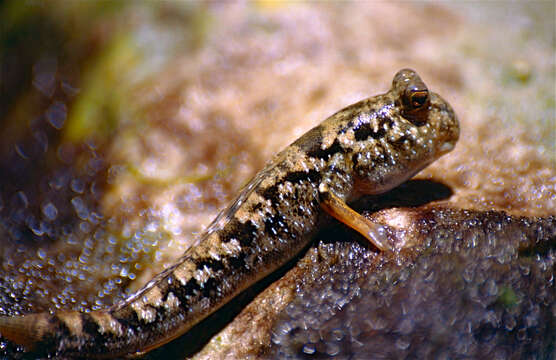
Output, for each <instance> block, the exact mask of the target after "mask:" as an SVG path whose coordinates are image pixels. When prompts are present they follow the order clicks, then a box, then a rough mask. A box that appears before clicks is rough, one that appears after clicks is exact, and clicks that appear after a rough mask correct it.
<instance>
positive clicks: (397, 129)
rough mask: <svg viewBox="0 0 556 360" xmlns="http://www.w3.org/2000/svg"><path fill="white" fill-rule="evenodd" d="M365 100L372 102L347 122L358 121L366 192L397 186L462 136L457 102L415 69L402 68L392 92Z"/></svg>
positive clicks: (356, 159) (357, 165) (358, 156)
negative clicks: (455, 107)
mask: <svg viewBox="0 0 556 360" xmlns="http://www.w3.org/2000/svg"><path fill="white" fill-rule="evenodd" d="M364 103H365V104H367V106H361V109H358V110H357V111H354V114H353V115H352V116H351V117H347V120H346V121H348V123H349V124H353V125H352V126H351V129H350V130H351V131H353V134H354V138H355V140H356V142H355V143H354V149H353V150H354V152H355V154H354V156H352V158H351V159H352V163H353V164H352V166H353V171H354V172H353V173H354V175H355V180H356V182H355V183H356V187H357V188H358V189H359V190H360V191H361V192H364V193H381V192H384V191H388V190H390V189H392V188H393V187H395V186H397V185H399V184H400V183H402V182H404V181H406V180H407V179H409V178H410V177H412V176H413V175H414V174H416V173H417V172H419V171H420V170H421V169H423V168H424V167H426V166H427V165H429V164H430V163H432V162H433V161H434V160H436V159H438V158H439V157H440V156H442V155H444V154H445V153H447V152H449V151H451V150H452V149H453V148H454V146H455V144H456V142H457V140H458V138H459V124H458V120H457V118H456V115H455V114H454V111H453V110H452V108H451V106H450V105H449V104H448V103H447V102H446V101H444V99H442V98H441V97H440V96H439V95H437V94H435V93H433V92H431V91H429V89H428V88H427V86H426V85H425V83H424V82H423V81H422V80H421V78H420V77H419V75H417V74H416V73H415V71H413V70H409V69H403V70H400V71H399V72H398V73H397V74H396V75H395V76H394V80H393V82H392V88H391V89H390V91H388V92H387V93H386V94H383V95H378V96H375V97H372V98H369V99H367V100H365V101H364ZM356 105H357V104H356ZM351 108H356V109H357V106H355V107H354V105H352V107H349V108H348V109H351ZM346 133H349V131H346Z"/></svg>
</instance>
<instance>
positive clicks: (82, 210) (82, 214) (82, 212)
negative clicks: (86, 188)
mask: <svg viewBox="0 0 556 360" xmlns="http://www.w3.org/2000/svg"><path fill="white" fill-rule="evenodd" d="M71 204H72V205H73V208H74V209H75V212H76V213H77V216H78V217H79V218H80V219H81V220H87V218H88V217H89V210H88V209H87V206H86V205H85V202H84V201H83V199H81V198H80V197H79V196H76V197H74V198H73V199H71Z"/></svg>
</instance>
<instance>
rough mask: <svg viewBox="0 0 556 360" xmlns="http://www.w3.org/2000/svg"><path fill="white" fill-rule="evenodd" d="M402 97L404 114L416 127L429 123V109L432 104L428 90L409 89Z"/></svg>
mask: <svg viewBox="0 0 556 360" xmlns="http://www.w3.org/2000/svg"><path fill="white" fill-rule="evenodd" d="M423 87H424V86H423ZM402 97H403V100H402V101H403V110H402V114H403V115H404V116H405V117H406V118H407V119H408V120H409V121H411V122H412V123H414V124H416V125H423V124H425V123H426V121H427V113H428V110H427V109H428V108H429V104H430V95H429V90H428V89H427V88H424V89H423V88H417V89H415V88H413V89H407V90H406V91H405V92H404V94H403V95H402Z"/></svg>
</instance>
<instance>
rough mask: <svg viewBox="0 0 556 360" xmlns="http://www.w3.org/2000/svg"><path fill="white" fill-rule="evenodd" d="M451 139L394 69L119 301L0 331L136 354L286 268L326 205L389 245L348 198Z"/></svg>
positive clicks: (405, 73) (68, 347) (26, 341)
mask: <svg viewBox="0 0 556 360" xmlns="http://www.w3.org/2000/svg"><path fill="white" fill-rule="evenodd" d="M458 136H459V125H458V122H457V119H456V117H455V115H454V113H453V111H452V109H451V107H450V106H449V105H448V104H447V103H446V102H445V101H444V100H443V99H442V98H440V96H438V95H436V94H434V93H432V92H429V91H428V90H427V88H426V86H425V85H424V84H423V82H422V81H421V79H420V78H419V77H418V76H417V75H416V74H415V73H414V72H413V71H411V70H402V71H400V72H398V74H396V76H395V78H394V81H393V86H392V89H391V90H390V91H389V92H387V93H386V94H383V95H378V96H375V97H372V98H368V99H365V100H362V101H360V102H358V103H356V104H353V105H351V106H349V107H347V108H345V109H343V110H341V111H339V112H337V113H336V114H334V115H332V116H331V117H329V118H328V119H326V120H325V121H323V122H322V123H321V124H320V125H318V126H317V127H315V128H313V129H312V130H310V131H309V132H307V133H306V134H305V135H303V136H302V137H301V138H299V139H298V140H297V141H295V142H294V143H292V144H291V145H290V146H288V147H287V148H286V149H285V150H283V151H282V152H280V153H279V154H277V155H276V156H275V157H274V158H273V159H272V160H271V161H270V162H269V163H268V164H267V166H266V167H265V168H264V169H263V170H262V171H261V172H259V173H258V174H257V175H256V176H255V178H254V179H253V180H251V182H249V183H248V184H247V186H246V187H245V188H244V189H243V190H242V192H241V193H240V194H239V196H238V197H237V199H236V200H235V201H233V202H232V204H231V205H230V206H228V208H226V209H225V210H223V211H222V212H221V213H220V215H219V216H218V217H217V218H216V219H215V220H214V221H213V223H212V224H211V225H210V226H209V227H208V228H207V230H206V231H205V233H204V234H203V235H202V236H201V239H200V241H199V243H198V245H196V246H194V247H192V248H190V249H189V250H187V251H186V252H185V254H184V255H183V256H182V257H181V258H180V259H179V260H178V261H177V262H176V264H175V265H174V266H172V267H171V268H169V269H167V270H165V271H164V272H162V273H161V274H159V275H157V276H156V277H155V278H154V279H153V280H152V281H150V282H149V283H148V284H147V285H146V286H145V287H144V288H143V289H141V290H140V291H138V292H137V293H136V294H135V295H133V296H131V297H130V298H129V299H127V300H125V301H124V302H122V303H119V304H116V305H114V306H113V307H111V308H109V309H107V310H101V311H94V312H91V313H88V314H85V313H78V312H60V313H56V314H53V315H51V314H46V313H43V314H30V315H26V316H21V317H0V334H2V336H3V337H5V338H7V339H9V340H11V341H13V342H15V343H17V344H20V345H23V346H25V347H26V348H27V349H29V350H36V349H43V348H44V349H47V351H48V352H50V353H51V354H54V355H64V356H87V357H105V356H116V355H123V354H132V353H135V352H144V351H148V350H151V349H153V348H156V347H158V346H160V345H162V344H164V343H167V342H168V341H170V340H172V339H174V338H176V337H178V336H180V335H181V334H183V333H185V332H186V331H188V330H189V329H191V327H193V326H194V325H195V324H197V323H198V322H199V321H201V320H203V319H204V318H206V317H207V316H208V315H209V314H211V313H213V312H214V311H216V310H217V309H218V308H220V307H221V306H222V305H224V304H226V303H227V302H228V301H229V300H230V299H232V298H233V297H235V296H236V295H237V294H239V293H240V292H241V291H243V290H245V289H246V288H248V287H249V286H251V285H253V284H254V283H255V282H257V281H259V280H260V279H262V278H264V277H265V276H267V275H268V274H269V273H271V272H273V271H275V270H276V269H277V268H279V267H280V266H282V265H284V264H285V263H286V262H287V261H288V260H290V259H291V258H293V257H294V256H295V255H296V254H298V253H299V252H300V251H301V250H302V249H303V248H305V247H306V246H307V245H308V243H309V242H310V241H311V238H312V236H313V235H314V233H315V232H316V231H317V230H318V228H319V226H320V224H321V223H322V222H323V221H326V220H329V219H330V216H329V215H328V214H330V215H332V216H334V217H336V218H338V219H341V220H342V221H343V222H345V223H346V224H347V225H349V226H352V227H354V228H355V229H356V230H358V231H360V232H361V233H363V235H365V236H366V237H367V238H369V240H371V241H372V242H373V243H374V244H375V245H376V246H377V247H378V248H379V249H381V250H387V249H388V246H387V245H385V243H384V242H382V241H381V240H380V239H379V237H380V235H379V234H378V233H377V232H376V231H374V230H376V227H375V225H374V224H366V223H365V221H364V220H363V219H362V218H358V216H359V215H358V214H356V213H355V212H353V211H352V210H351V209H349V207H347V205H346V202H349V201H351V200H353V199H354V198H356V197H358V196H360V195H361V194H376V193H381V192H384V191H387V190H389V189H391V188H393V187H395V186H397V185H398V184H400V183H401V182H403V181H405V180H407V179H408V178H410V177H411V176H413V174H415V173H416V172H418V171H419V170H421V169H422V168H423V167H425V166H427V165H428V164H430V163H431V162H432V161H434V160H435V159H437V158H438V157H439V156H441V155H442V154H444V153H446V152H448V151H450V150H451V149H452V148H453V147H454V145H455V142H456V141H457V139H458ZM346 214H347V215H346ZM351 214H353V217H354V219H353V221H352V220H351V216H352V215H351ZM359 217H360V216H359Z"/></svg>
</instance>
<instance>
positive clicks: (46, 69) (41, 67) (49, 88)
mask: <svg viewBox="0 0 556 360" xmlns="http://www.w3.org/2000/svg"><path fill="white" fill-rule="evenodd" d="M57 68H58V61H57V60H56V58H55V57H52V56H45V57H43V58H41V59H40V60H39V61H37V62H36V63H35V65H33V86H34V87H35V88H36V89H37V90H39V91H40V92H41V93H43V95H45V96H48V97H51V96H52V95H53V94H54V90H55V89H56V71H57Z"/></svg>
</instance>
